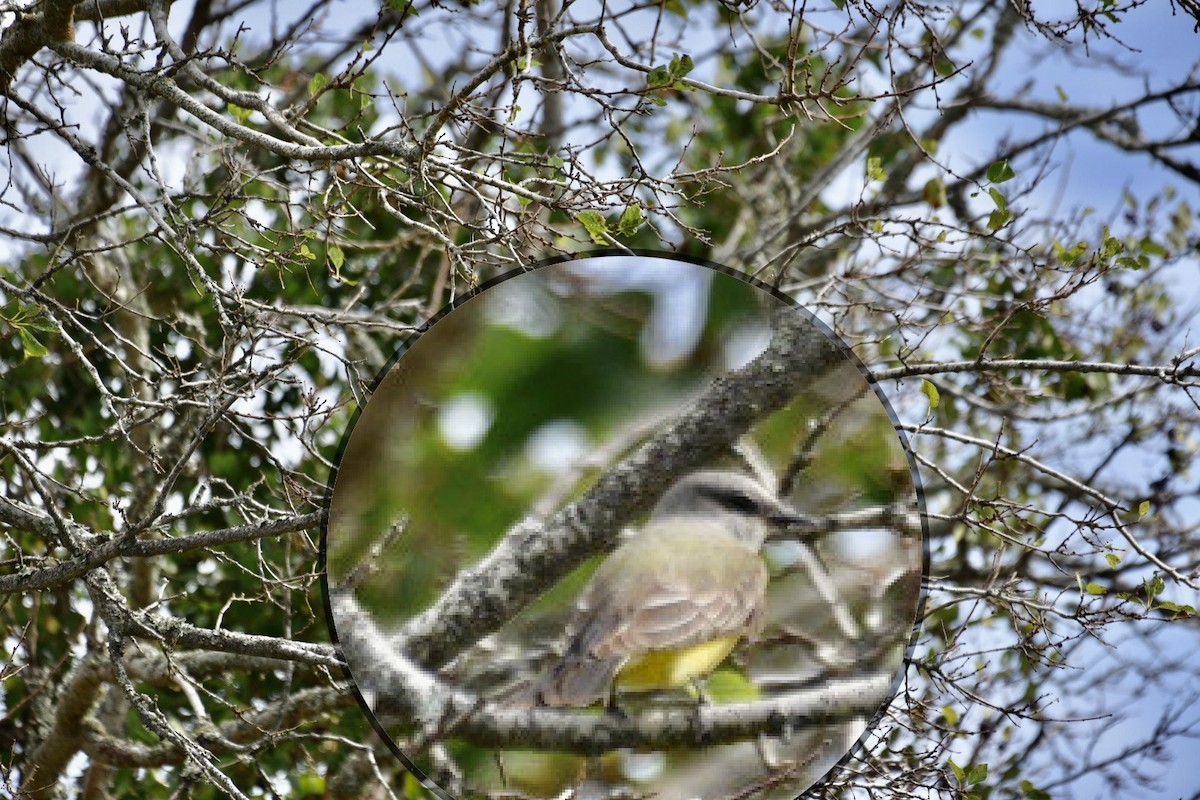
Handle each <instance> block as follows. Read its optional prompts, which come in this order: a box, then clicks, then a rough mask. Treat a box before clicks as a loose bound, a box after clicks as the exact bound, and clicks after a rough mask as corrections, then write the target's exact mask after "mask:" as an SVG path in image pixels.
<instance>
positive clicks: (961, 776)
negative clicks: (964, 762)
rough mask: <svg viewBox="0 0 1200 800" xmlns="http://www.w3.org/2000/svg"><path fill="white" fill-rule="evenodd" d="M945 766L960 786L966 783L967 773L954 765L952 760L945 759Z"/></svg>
mask: <svg viewBox="0 0 1200 800" xmlns="http://www.w3.org/2000/svg"><path fill="white" fill-rule="evenodd" d="M946 764H947V765H948V766H949V767H950V771H951V772H953V773H954V779H955V780H956V781H958V782H959V784H962V783H964V782H965V781H966V778H967V773H966V772H965V771H964V770H963V768H962V767H960V766H959V765H958V764H955V763H954V759H953V758H948V759H946Z"/></svg>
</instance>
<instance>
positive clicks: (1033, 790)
mask: <svg viewBox="0 0 1200 800" xmlns="http://www.w3.org/2000/svg"><path fill="white" fill-rule="evenodd" d="M1017 786H1019V787H1020V789H1021V793H1022V794H1024V795H1025V797H1026V799H1027V800H1050V793H1049V792H1044V791H1042V790H1041V789H1039V788H1037V787H1036V786H1034V785H1033V784H1032V783H1030V782H1029V781H1025V780H1023V781H1021V782H1020V783H1018V784H1017Z"/></svg>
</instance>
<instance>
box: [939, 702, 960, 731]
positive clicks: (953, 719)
mask: <svg viewBox="0 0 1200 800" xmlns="http://www.w3.org/2000/svg"><path fill="white" fill-rule="evenodd" d="M942 716H943V717H945V718H946V724H947V725H949V726H950V727H951V728H953V727H954V726H955V725H957V724H958V712H957V711H955V710H954V706H942Z"/></svg>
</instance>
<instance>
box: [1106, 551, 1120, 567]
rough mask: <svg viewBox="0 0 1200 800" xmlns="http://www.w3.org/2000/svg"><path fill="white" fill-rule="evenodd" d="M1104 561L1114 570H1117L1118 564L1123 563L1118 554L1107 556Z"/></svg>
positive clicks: (1108, 554)
mask: <svg viewBox="0 0 1200 800" xmlns="http://www.w3.org/2000/svg"><path fill="white" fill-rule="evenodd" d="M1104 560H1105V561H1107V562H1108V565H1109V566H1110V567H1112V568H1114V569H1115V568H1116V566H1117V565H1118V564H1120V563H1121V557H1120V556H1119V555H1117V554H1116V553H1107V554H1105V556H1104Z"/></svg>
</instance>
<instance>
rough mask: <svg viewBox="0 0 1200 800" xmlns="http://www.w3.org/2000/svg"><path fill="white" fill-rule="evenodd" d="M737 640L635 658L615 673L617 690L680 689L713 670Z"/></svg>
mask: <svg viewBox="0 0 1200 800" xmlns="http://www.w3.org/2000/svg"><path fill="white" fill-rule="evenodd" d="M737 641H738V637H737V636H724V637H721V638H719V639H713V640H711V641H708V642H701V643H700V644H696V645H692V646H691V647H683V648H680V649H677V650H655V651H651V652H649V653H643V654H642V655H639V656H634V657H633V658H631V659H629V661H628V662H626V664H625V666H623V667H621V669H620V671H619V672H618V673H617V678H616V684H617V687H618V688H621V689H624V690H626V691H630V692H649V691H654V690H656V689H671V688H674V687H676V686H683V685H685V684H686V683H687V682H688V681H690V680H691V679H692V678H698V677H700V676H701V675H707V674H708V673H710V672H712V671H713V670H714V669H716V667H717V665H718V664H720V663H721V662H722V661H724V660H725V657H726V656H727V655H729V653H730V652H731V651H732V650H733V647H734V645H736V644H737Z"/></svg>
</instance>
